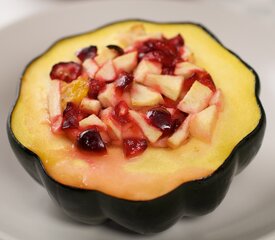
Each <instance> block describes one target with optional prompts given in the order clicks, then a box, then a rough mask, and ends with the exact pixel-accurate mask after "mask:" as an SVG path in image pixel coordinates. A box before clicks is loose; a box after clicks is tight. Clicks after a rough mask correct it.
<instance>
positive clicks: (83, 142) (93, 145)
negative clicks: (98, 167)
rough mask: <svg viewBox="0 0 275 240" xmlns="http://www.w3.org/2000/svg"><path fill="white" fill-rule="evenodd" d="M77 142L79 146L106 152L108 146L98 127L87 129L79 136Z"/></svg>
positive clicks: (88, 149) (87, 149)
mask: <svg viewBox="0 0 275 240" xmlns="http://www.w3.org/2000/svg"><path fill="white" fill-rule="evenodd" d="M77 144H78V146H79V148H81V149H83V150H86V151H93V152H98V153H105V152H106V146H105V144H104V142H103V140H102V138H101V136H100V134H99V132H98V131H97V130H96V129H89V130H86V131H84V132H82V133H80V135H79V136H78V139H77Z"/></svg>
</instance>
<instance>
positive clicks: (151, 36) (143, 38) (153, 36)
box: [134, 33, 162, 42]
mask: <svg viewBox="0 0 275 240" xmlns="http://www.w3.org/2000/svg"><path fill="white" fill-rule="evenodd" d="M161 38H162V33H148V34H146V35H143V36H136V37H135V38H134V41H135V42H144V41H147V40H149V39H161Z"/></svg>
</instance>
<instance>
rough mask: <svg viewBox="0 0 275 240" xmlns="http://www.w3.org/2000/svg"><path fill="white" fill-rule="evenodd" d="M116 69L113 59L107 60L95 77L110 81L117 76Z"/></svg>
mask: <svg viewBox="0 0 275 240" xmlns="http://www.w3.org/2000/svg"><path fill="white" fill-rule="evenodd" d="M116 76H117V75H116V70H115V68H114V65H113V62H112V60H109V61H107V62H106V63H105V64H104V65H103V66H102V67H101V68H100V69H99V70H98V72H97V73H96V75H95V78H96V79H98V80H103V81H106V82H110V81H113V80H115V78H116Z"/></svg>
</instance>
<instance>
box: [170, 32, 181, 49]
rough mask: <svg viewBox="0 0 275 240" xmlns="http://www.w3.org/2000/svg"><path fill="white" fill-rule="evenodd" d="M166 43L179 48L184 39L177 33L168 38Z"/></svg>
mask: <svg viewBox="0 0 275 240" xmlns="http://www.w3.org/2000/svg"><path fill="white" fill-rule="evenodd" d="M168 43H169V44H170V45H172V46H176V47H177V48H180V47H182V46H183V45H184V40H183V38H182V36H181V35H180V34H178V35H177V36H175V37H173V38H170V39H169V40H168Z"/></svg>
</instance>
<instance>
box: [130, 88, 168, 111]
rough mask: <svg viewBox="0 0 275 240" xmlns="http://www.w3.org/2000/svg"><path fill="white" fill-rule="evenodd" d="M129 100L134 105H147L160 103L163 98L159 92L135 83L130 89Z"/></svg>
mask: <svg viewBox="0 0 275 240" xmlns="http://www.w3.org/2000/svg"><path fill="white" fill-rule="evenodd" d="M131 102H132V106H134V107H149V106H155V105H157V104H159V103H162V102H163V98H162V96H161V94H160V93H158V92H156V91H154V90H152V89H150V88H148V87H145V86H143V85H141V84H137V83H136V84H134V85H133V87H132V89H131Z"/></svg>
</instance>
